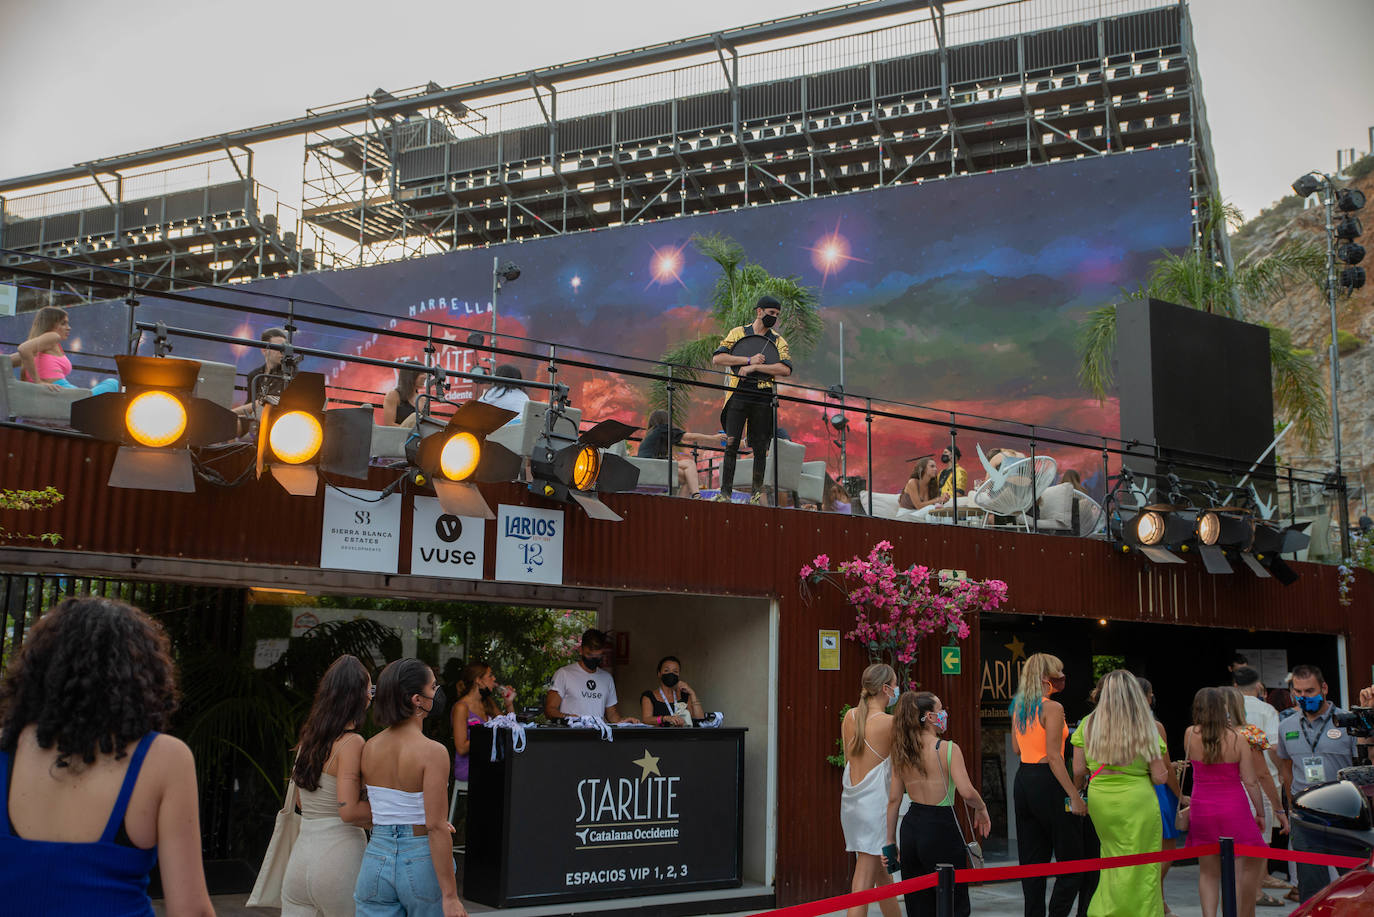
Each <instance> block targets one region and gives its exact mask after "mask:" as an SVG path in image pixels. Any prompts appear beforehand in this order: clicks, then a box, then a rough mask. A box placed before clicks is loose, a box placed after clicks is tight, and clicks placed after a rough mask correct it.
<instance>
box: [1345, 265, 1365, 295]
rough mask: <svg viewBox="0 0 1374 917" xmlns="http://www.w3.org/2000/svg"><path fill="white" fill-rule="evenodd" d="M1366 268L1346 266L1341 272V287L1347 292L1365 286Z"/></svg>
mask: <svg viewBox="0 0 1374 917" xmlns="http://www.w3.org/2000/svg"><path fill="white" fill-rule="evenodd" d="M1364 280H1365V270H1364V268H1362V267H1348V268H1344V269H1343V270H1342V271H1341V274H1340V283H1341V289H1342V290H1345V291H1346V292H1347V293H1351V292H1354V291H1355V290H1358V289H1359V288H1360V287H1362V286H1364Z"/></svg>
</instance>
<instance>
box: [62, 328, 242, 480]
mask: <svg viewBox="0 0 1374 917" xmlns="http://www.w3.org/2000/svg"><path fill="white" fill-rule="evenodd" d="M115 366H116V367H117V370H118V373H119V379H120V382H122V383H123V385H124V390H123V391H121V392H106V393H105V394H102V395H93V396H91V397H89V398H82V399H81V400H80V401H74V402H72V426H73V427H74V428H75V429H77V430H80V431H81V432H82V433H86V434H88V435H90V436H92V437H94V438H96V439H99V440H104V441H105V442H112V443H119V444H120V448H119V451H118V452H117V453H116V454H115V460H114V464H113V466H112V467H111V468H110V477H109V485H110V486H111V487H126V488H133V489H137V490H164V491H174V492H178V493H193V492H194V491H195V489H196V478H195V469H194V466H193V464H192V461H191V452H190V447H192V446H208V445H210V444H212V443H220V442H225V441H227V440H231V439H233V438H234V436H235V434H236V433H237V432H238V419H237V418H236V417H235V416H234V412H233V411H230V410H229V409H228V408H225V407H222V406H221V405H218V404H215V403H214V402H213V401H210V400H208V399H205V398H197V397H195V396H194V395H193V394H192V393H193V392H194V391H195V387H196V382H197V379H198V377H199V376H200V363H199V362H197V361H196V360H181V359H173V358H171V357H139V356H132V355H127V354H121V355H118V356H116V357H115Z"/></svg>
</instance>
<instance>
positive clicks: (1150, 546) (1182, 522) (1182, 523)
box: [1121, 503, 1197, 564]
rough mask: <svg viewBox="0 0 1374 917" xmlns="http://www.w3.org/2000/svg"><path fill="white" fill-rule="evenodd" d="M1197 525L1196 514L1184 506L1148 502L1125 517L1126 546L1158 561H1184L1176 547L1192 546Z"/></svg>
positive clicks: (1124, 546) (1187, 547) (1123, 546)
mask: <svg viewBox="0 0 1374 917" xmlns="http://www.w3.org/2000/svg"><path fill="white" fill-rule="evenodd" d="M1196 527H1197V518H1196V514H1195V513H1193V512H1191V511H1189V510H1187V509H1185V508H1184V507H1179V506H1170V505H1168V504H1162V503H1160V504H1154V505H1151V506H1145V507H1142V508H1141V509H1140V510H1139V511H1138V512H1136V513H1134V514H1132V515H1130V516H1128V517H1127V518H1126V519H1125V520H1123V522H1122V526H1121V540H1122V550H1123V551H1126V552H1130V551H1138V552H1139V553H1140V554H1142V555H1144V556H1145V558H1146V559H1148V560H1149V561H1151V562H1152V563H1156V564H1181V563H1183V562H1184V561H1183V558H1182V557H1179V556H1178V555H1177V554H1175V553H1174V550H1179V551H1185V552H1186V551H1187V550H1188V549H1189V544H1188V543H1189V542H1190V541H1191V540H1192V539H1193V537H1194V530H1195V529H1196ZM1171 549H1172V550H1171Z"/></svg>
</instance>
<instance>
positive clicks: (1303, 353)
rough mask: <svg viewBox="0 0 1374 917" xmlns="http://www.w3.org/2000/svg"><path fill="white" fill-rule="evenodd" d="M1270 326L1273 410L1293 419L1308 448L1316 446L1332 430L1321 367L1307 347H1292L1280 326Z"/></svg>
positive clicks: (1281, 415)
mask: <svg viewBox="0 0 1374 917" xmlns="http://www.w3.org/2000/svg"><path fill="white" fill-rule="evenodd" d="M1267 327H1268V328H1269V359H1270V362H1271V363H1272V364H1273V380H1272V384H1273V386H1274V411H1275V413H1276V414H1278V415H1279V416H1280V417H1281V418H1283V419H1284V420H1291V421H1292V422H1293V425H1294V428H1295V432H1296V433H1297V435H1298V437H1299V439H1301V440H1302V442H1303V444H1304V446H1305V447H1306V448H1307V449H1308V450H1309V451H1315V450H1316V449H1318V448H1319V447H1320V445H1321V443H1322V441H1323V440H1325V439H1326V437H1327V436H1329V435H1330V433H1331V415H1330V412H1329V410H1328V406H1327V402H1326V390H1325V389H1324V388H1323V387H1322V373H1321V367H1320V366H1319V365H1318V364H1317V361H1316V359H1315V357H1314V356H1313V354H1312V351H1310V350H1304V349H1301V348H1297V347H1294V346H1293V342H1292V336H1291V335H1290V334H1289V333H1288V331H1287V330H1285V329H1283V328H1276V327H1274V326H1273V325H1269V326H1267Z"/></svg>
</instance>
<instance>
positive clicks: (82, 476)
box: [0, 427, 1374, 904]
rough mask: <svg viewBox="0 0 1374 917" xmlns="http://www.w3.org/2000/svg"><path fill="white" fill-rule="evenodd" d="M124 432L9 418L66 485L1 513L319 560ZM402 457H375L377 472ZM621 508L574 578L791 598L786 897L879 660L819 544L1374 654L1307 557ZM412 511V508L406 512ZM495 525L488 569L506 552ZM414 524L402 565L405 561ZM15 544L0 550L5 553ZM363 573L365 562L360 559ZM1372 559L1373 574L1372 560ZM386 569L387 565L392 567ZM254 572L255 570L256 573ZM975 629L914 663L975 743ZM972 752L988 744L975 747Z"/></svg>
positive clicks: (656, 500)
mask: <svg viewBox="0 0 1374 917" xmlns="http://www.w3.org/2000/svg"><path fill="white" fill-rule="evenodd" d="M113 453H114V450H113V447H109V446H104V445H100V444H96V443H92V442H90V441H88V440H83V439H76V438H71V437H64V436H57V435H53V434H47V433H42V432H35V431H31V430H22V429H17V428H14V427H4V428H0V457H3V460H4V463H3V471H2V472H0V487H9V488H13V487H42V486H46V485H48V484H52V485H54V486H56V487H57V488H58V489H59V490H61V491H62V492H63V493H64V494H66V495H67V500H66V501H65V502H64V503H63V504H62V505H61V506H60V507H58V508H56V509H54V510H52V511H50V512H46V513H42V514H31V516H30V517H29V518H26V517H25V514H21V513H8V514H0V525H3V526H4V527H6V528H8V529H20V530H27V531H55V532H58V533H60V534H62V535H63V537H64V539H65V540H64V543H63V548H64V549H67V550H74V551H95V552H105V553H116V554H143V555H165V556H167V557H173V558H175V557H187V558H201V559H218V560H224V561H234V562H244V563H253V564H284V565H314V564H316V563H317V562H318V559H319V539H320V525H321V518H322V502H323V501H322V499H321V498H320V497H315V498H313V499H310V498H292V497H288V496H287V495H286V494H285V493H284V492H283V491H282V490H281V489H280V488H279V487H278V486H277V485H276V484H275V482H272V481H267V480H264V481H261V482H251V483H248V484H245V485H243V486H240V487H236V488H213V487H210V486H208V485H204V484H202V485H201V489H200V491H198V492H197V493H196V494H194V495H189V494H188V495H181V494H162V493H156V492H148V491H119V490H114V489H112V488H109V487H108V486H106V484H105V480H106V476H107V475H108V472H109V464H110V461H111V459H112V457H113ZM394 476H395V473H394V472H392V473H385V472H380V471H374V473H373V479H372V481H371V484H372V486H374V487H377V488H380V487H381V486H384V485H385V484H386V483H387V482H388V481H389V480H391V479H392V478H394ZM483 490H484V492H485V493H486V496H487V500H488V502H489V503H491V504H492V505H493V506H494V505H495V504H497V503H525V502H535V501H534V500H533V498H531V497H529V495H528V494H527V493H526V492H525V491H524V489H523V488H521V487H519V486H517V485H514V484H506V485H495V486H490V487H484V488H483ZM607 502H608V503H609V504H610V505H611V506H612V507H613V508H615V509H616V510H617V511H618V512H620V513H621V514H622V515H623V516H624V522H622V523H606V522H594V521H592V520H590V519H588V518H587V517H586V516H585V515H584V514H582V513H581V512H580V511H577V510H575V509H570V510H569V512H568V514H567V527H566V532H565V545H564V582H565V583H566V584H567V585H569V586H579V587H584V588H587V589H593V590H595V589H632V590H636V591H649V592H682V593H709V594H720V595H732V594H733V595H757V596H776V597H777V598H778V600H779V602H780V607H781V610H782V611H781V627H780V640H781V647H780V655H781V659H780V672H781V676H780V678H781V680H780V684H779V692H778V695H779V704H780V708H781V709H780V710H779V712H778V713H779V716H778V718H779V731H778V736H779V760H780V768H779V775H778V776H779V782H778V870H777V875H778V900H779V903H780V904H790V903H795V902H798V901H804V900H808V899H812V898H816V897H819V896H822V895H825V894H831V893H837V892H840V891H843V890H844V889H845V888H846V887H847V876H846V865H845V864H846V858H845V854H844V845H843V842H842V839H841V833H840V828H839V789H840V784H839V781H840V776H839V772H838V771H837V770H836V769H835V768H833V767H831V766H830V765H829V764H827V763H826V762H825V756H826V755H828V754H831V753H832V752H833V750H834V748H835V746H834V739H835V737H836V735H837V734H838V726H839V720H838V713H839V710H840V707H841V706H842V705H843V704H845V703H853V702H854V701H855V700H856V699H857V697H858V680H859V674H860V672H861V671H862V669H863V667H864V665H865V664H866V662H867V659H866V657H865V655H864V653H863V652H862V651H861V650H860V649H859V648H858V647H856V646H854V645H853V644H850V643H848V642H847V641H846V642H844V644H843V646H844V650H843V653H842V670H841V671H840V672H838V673H833V672H819V671H818V658H817V652H818V647H817V637H818V635H817V631H818V630H819V629H821V628H838V629H840V630H842V631H843V630H847V629H848V628H849V626H851V625H852V621H853V615H852V613H850V612H849V610H848V609H847V607H846V606H845V605H844V603H843V600H842V596H840V595H839V594H838V593H837V592H835V591H834V590H829V591H824V590H823V591H820V592H819V593H818V594H816V595H815V596H814V597H812V598H811V600H810V601H807V600H805V599H804V598H803V597H802V595H801V592H800V588H799V582H798V579H797V571H798V570H799V569H800V568H801V566H802V565H803V564H805V563H808V562H809V561H810V560H811V559H812V558H813V557H815V555H816V554H818V553H826V554H828V555H830V557H831V558H832V559H835V560H836V561H838V560H842V559H845V558H847V557H849V556H851V555H856V554H857V555H864V554H866V553H867V552H868V550H869V549H870V548H871V547H872V546H873V544H874V543H876V542H877V541H879V540H881V539H887V540H888V541H890V542H892V544H893V546H894V553H895V556H896V558H897V560H898V561H899V562H901V563H908V562H919V563H922V564H925V565H927V566H929V567H933V568H937V569H939V568H958V569H964V570H967V571H968V574H969V576H971V577H974V578H980V579H981V578H997V579H1002V580H1005V581H1006V582H1007V584H1008V587H1009V590H1010V602H1009V605H1008V607H1007V608H1006V609H1005V610H1007V611H1010V612H1014V613H1021V614H1046V615H1057V616H1068V617H1081V618H1089V619H1092V618H1107V619H1114V620H1129V621H1150V622H1157V623H1162V624H1168V623H1187V624H1195V625H1203V626H1216V627H1229V628H1257V629H1265V630H1277V631H1306V632H1318V633H1329V634H1345V635H1347V637H1348V638H1349V640H1350V648H1351V657H1352V658H1351V661H1352V681H1353V682H1356V683H1357V684H1356V687H1358V685H1362V684H1364V683H1366V682H1365V677H1366V673H1368V672H1369V671H1370V670H1369V665H1370V664H1371V663H1374V645H1371V643H1372V641H1371V632H1372V631H1371V628H1370V624H1369V620H1370V614H1369V611H1370V609H1369V607H1368V605H1369V595H1370V587H1371V585H1372V584H1371V583H1370V581H1369V580H1368V579H1367V578H1363V579H1362V581H1361V582H1360V584H1359V585H1358V586H1357V588H1356V596H1357V598H1358V599H1359V600H1360V601H1361V602H1363V604H1362V605H1356V606H1354V607H1344V606H1341V605H1339V604H1338V603H1337V599H1336V596H1337V591H1336V583H1337V578H1336V577H1337V574H1336V571H1335V569H1334V568H1332V567H1323V566H1318V565H1312V564H1299V565H1296V567H1297V569H1299V570H1300V572H1301V575H1302V578H1301V579H1300V580H1299V581H1298V582H1297V583H1296V584H1295V585H1293V586H1290V587H1287V588H1285V587H1282V586H1280V585H1279V584H1278V583H1277V581H1275V580H1257V579H1255V578H1254V577H1253V576H1251V575H1250V574H1249V573H1247V572H1237V573H1236V574H1234V575H1232V576H1229V577H1223V576H1209V575H1208V574H1206V573H1205V572H1202V571H1201V570H1200V568H1199V567H1198V566H1197V565H1196V564H1189V565H1187V566H1186V567H1182V568H1175V567H1172V566H1171V567H1167V568H1166V567H1160V568H1152V567H1150V566H1148V565H1146V564H1145V563H1144V562H1143V561H1142V560H1141V559H1140V558H1138V557H1121V556H1116V555H1114V552H1113V551H1112V549H1111V547H1110V546H1109V545H1107V544H1106V543H1104V542H1100V541H1091V540H1086V539H1077V538H1063V537H1052V536H1037V535H1026V534H1020V533H1013V532H1002V531H991V530H984V529H968V528H964V527H953V526H938V525H914V524H910V523H902V522H892V521H887V520H880V519H867V518H862V517H850V516H832V515H821V514H817V513H806V512H800V511H794V510H777V511H774V510H768V509H760V508H757V507H748V506H734V505H728V504H716V503H703V502H700V501H689V500H675V499H666V498H663V497H651V496H639V495H615V496H610V497H608V498H607ZM402 518H403V519H404V518H408V514H405V513H403V515H402ZM494 542H495V532H494V526H492V527H489V528H488V550H487V564H488V567H487V573H488V575H489V576H490V575H491V572H492V571H493V570H494V564H495V551H494ZM408 544H409V536H408V533H403V535H402V544H401V572H403V573H404V572H405V571H406V570H407V569H408V567H407V564H408V557H409V551H408ZM3 560H4V557H3V550H0V563H2V562H3ZM353 576H354V577H355V578H356V574H353ZM1362 576H1363V575H1362ZM378 581H379V583H381V582H385V579H384V578H380V577H379V580H378ZM246 585H247V584H246ZM977 634H978V631H977V629H976V628H975V629H974V634H973V636H972V637H971V638H970V639H969V640H968V641H965V643H964V673H963V674H962V675H959V676H953V677H947V678H946V677H941V676H940V675H939V664H938V661H937V659H936V657H935V653H934V652H933V650H934V646H933V645H931V646H930V647H929V649H928V651H927V652H925V653H924V654H923V655H922V657H921V659H920V662H919V666H918V678H919V680H920V682H921V683H922V685H924V686H926V687H928V688H930V689H932V690H934V691H936V693H938V694H940V695H941V697H942V699H943V700H944V702H945V704H946V705H947V706H949V708H950V712H951V730H950V732H951V736H952V737H953V738H954V739H955V740H956V741H958V742H960V744H961V745H962V746H963V747H964V748H965V749H969V750H976V749H978V748H979V747H980V739H981V737H980V735H979V724H978V699H979V693H980V684H979V676H978V672H979V671H980V670H981V664H980V661H979V648H978V637H977ZM967 759H968V761H969V763H970V765H971V767H973V768H974V769H977V768H978V765H979V760H980V756H979V754H977V753H976V752H975V751H970V753H969V754H968V755H967Z"/></svg>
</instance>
